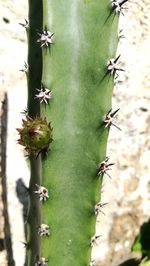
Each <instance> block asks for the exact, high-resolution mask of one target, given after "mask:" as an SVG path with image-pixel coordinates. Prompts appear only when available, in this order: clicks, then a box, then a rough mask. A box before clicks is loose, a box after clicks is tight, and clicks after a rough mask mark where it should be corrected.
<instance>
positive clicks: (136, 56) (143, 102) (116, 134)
mask: <svg viewBox="0 0 150 266" xmlns="http://www.w3.org/2000/svg"><path fill="white" fill-rule="evenodd" d="M127 7H128V10H126V12H125V16H122V17H121V20H120V29H123V35H124V36H125V38H122V39H121V40H120V44H119V47H118V54H120V53H121V65H122V67H123V68H124V69H125V72H123V73H121V74H120V75H119V80H118V82H117V84H116V87H115V89H114V98H113V108H114V109H117V108H120V112H119V115H118V119H117V124H118V125H119V126H120V127H121V129H122V131H121V132H120V131H117V130H116V129H115V128H112V129H111V132H110V137H109V143H108V152H107V154H108V156H110V157H111V160H112V161H113V162H115V163H116V164H115V166H114V168H113V170H112V172H111V176H112V179H111V180H110V179H109V178H107V177H106V178H105V180H104V189H103V191H104V192H103V195H102V202H108V203H109V204H108V205H107V206H106V207H105V209H104V212H105V215H103V214H100V215H99V217H98V221H97V226H96V234H98V235H99V234H100V235H102V237H101V239H100V241H99V243H98V245H96V246H95V247H94V248H93V254H92V256H93V259H96V262H97V265H99V266H118V265H119V264H120V263H122V262H123V261H126V260H127V259H129V258H131V257H133V256H137V255H135V254H131V246H132V244H133V242H134V239H135V236H136V235H137V234H138V232H139V230H140V226H141V225H142V224H143V222H145V221H147V220H148V219H149V213H150V193H149V192H150V187H149V181H150V177H149V176H150V164H149V158H150V134H149V131H150V104H149V103H150V75H149V73H150V52H149V45H150V19H149V14H150V2H149V0H132V1H129V2H128V3H127ZM27 12H28V11H27V1H23V2H18V1H17V0H13V1H12V0H11V1H9V0H5V1H4V0H1V11H0V19H1V24H0V27H1V30H0V40H1V48H0V61H1V65H0V76H1V80H0V82H1V91H0V95H1V97H2V95H3V92H4V91H7V92H8V99H9V120H8V149H7V186H8V203H9V214H10V221H11V233H12V239H13V250H14V258H15V261H16V266H23V260H24V256H25V249H24V246H23V245H22V243H21V241H22V242H24V241H25V236H24V224H23V219H22V214H23V211H24V205H23V204H24V202H23V201H22V199H23V198H24V197H23V193H24V190H23V186H21V185H20V184H22V183H25V184H26V185H27V184H28V180H29V171H28V167H27V165H26V162H25V160H24V158H23V154H22V150H21V148H20V147H18V145H16V140H17V138H18V137H17V133H16V130H15V128H17V127H19V126H20V121H21V117H22V116H21V114H20V112H21V111H22V110H23V109H24V108H25V107H26V79H25V76H24V74H23V73H22V72H19V69H22V67H23V64H24V61H26V55H27V46H26V35H25V32H24V29H23V28H22V27H21V26H20V25H19V24H18V23H19V22H23V21H24V18H27ZM22 180H23V181H22ZM18 184H19V185H18ZM18 188H19V190H18ZM18 196H19V197H18ZM24 200H25V199H24ZM0 265H2V266H5V265H7V264H6V260H5V253H4V251H3V252H0Z"/></svg>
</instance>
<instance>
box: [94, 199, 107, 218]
mask: <svg viewBox="0 0 150 266" xmlns="http://www.w3.org/2000/svg"><path fill="white" fill-rule="evenodd" d="M107 204H108V203H101V202H98V203H97V204H96V205H95V215H96V216H98V215H99V213H102V214H104V215H105V213H104V212H103V211H102V208H103V207H104V206H106V205H107Z"/></svg>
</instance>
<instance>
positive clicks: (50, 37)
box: [37, 29, 54, 48]
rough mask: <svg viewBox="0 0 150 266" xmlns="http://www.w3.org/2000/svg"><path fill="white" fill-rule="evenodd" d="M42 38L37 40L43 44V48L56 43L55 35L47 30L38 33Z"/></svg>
mask: <svg viewBox="0 0 150 266" xmlns="http://www.w3.org/2000/svg"><path fill="white" fill-rule="evenodd" d="M38 35H39V36H40V38H39V39H38V40H37V42H39V43H40V44H41V46H40V47H41V48H42V47H44V48H48V46H49V45H51V44H53V43H54V33H52V32H50V31H48V30H47V29H45V30H43V31H42V33H38Z"/></svg>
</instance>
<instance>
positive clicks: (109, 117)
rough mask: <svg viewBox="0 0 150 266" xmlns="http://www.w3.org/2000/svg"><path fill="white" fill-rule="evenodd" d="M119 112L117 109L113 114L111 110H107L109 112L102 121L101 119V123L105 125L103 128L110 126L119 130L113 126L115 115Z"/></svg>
mask: <svg viewBox="0 0 150 266" xmlns="http://www.w3.org/2000/svg"><path fill="white" fill-rule="evenodd" d="M119 110H120V108H118V109H117V110H115V111H114V112H112V109H110V110H109V112H108V113H107V114H106V115H105V117H104V119H103V123H104V124H105V128H107V127H109V128H110V126H114V127H116V128H117V129H119V130H121V129H120V128H119V127H118V126H117V125H116V124H114V122H113V121H114V118H115V117H116V114H117V113H118V111H119Z"/></svg>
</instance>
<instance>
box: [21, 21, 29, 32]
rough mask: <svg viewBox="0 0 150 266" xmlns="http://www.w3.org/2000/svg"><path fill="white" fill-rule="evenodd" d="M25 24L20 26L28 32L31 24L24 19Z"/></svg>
mask: <svg viewBox="0 0 150 266" xmlns="http://www.w3.org/2000/svg"><path fill="white" fill-rule="evenodd" d="M24 20H25V23H19V25H21V26H22V27H24V28H25V29H26V30H27V29H28V28H29V22H28V20H27V19H24Z"/></svg>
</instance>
